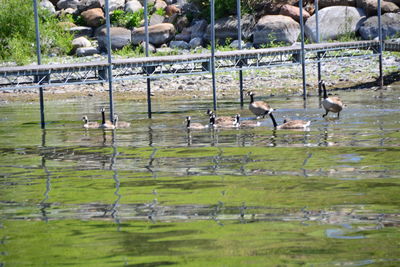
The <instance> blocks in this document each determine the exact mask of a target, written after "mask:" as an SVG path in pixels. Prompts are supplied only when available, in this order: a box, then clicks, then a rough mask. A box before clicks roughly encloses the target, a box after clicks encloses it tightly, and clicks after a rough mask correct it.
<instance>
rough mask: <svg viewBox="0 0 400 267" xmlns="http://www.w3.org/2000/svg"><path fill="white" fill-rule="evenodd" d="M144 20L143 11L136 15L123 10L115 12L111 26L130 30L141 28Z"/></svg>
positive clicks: (112, 15) (137, 12)
mask: <svg viewBox="0 0 400 267" xmlns="http://www.w3.org/2000/svg"><path fill="white" fill-rule="evenodd" d="M143 19H144V11H143V9H141V10H139V11H136V12H135V13H132V12H124V11H123V10H115V11H114V12H113V13H112V14H111V15H110V20H111V24H112V25H113V26H120V27H126V28H129V29H133V28H135V27H139V26H140V24H141V22H142V20H143Z"/></svg>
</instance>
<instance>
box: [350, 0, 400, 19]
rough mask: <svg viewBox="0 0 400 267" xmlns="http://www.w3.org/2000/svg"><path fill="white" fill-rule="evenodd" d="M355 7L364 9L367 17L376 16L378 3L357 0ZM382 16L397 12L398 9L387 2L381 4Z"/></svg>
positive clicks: (393, 4) (375, 1)
mask: <svg viewBox="0 0 400 267" xmlns="http://www.w3.org/2000/svg"><path fill="white" fill-rule="evenodd" d="M357 7H359V8H362V9H364V11H365V13H366V14H367V16H368V17H370V16H376V15H377V14H378V1H377V0H357ZM381 11H382V14H384V13H390V12H398V11H399V7H398V6H397V5H396V4H395V3H393V2H389V1H382V2H381Z"/></svg>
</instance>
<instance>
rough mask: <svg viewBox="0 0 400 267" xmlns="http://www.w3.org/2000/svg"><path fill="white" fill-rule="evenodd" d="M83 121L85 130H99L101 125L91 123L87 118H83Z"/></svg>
mask: <svg viewBox="0 0 400 267" xmlns="http://www.w3.org/2000/svg"><path fill="white" fill-rule="evenodd" d="M82 120H83V128H85V129H95V128H99V126H100V124H99V123H98V122H96V121H89V119H88V117H87V116H83V117H82Z"/></svg>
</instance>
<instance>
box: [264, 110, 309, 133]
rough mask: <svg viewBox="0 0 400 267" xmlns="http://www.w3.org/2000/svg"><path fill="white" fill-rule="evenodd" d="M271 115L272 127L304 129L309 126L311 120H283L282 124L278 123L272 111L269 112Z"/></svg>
mask: <svg viewBox="0 0 400 267" xmlns="http://www.w3.org/2000/svg"><path fill="white" fill-rule="evenodd" d="M269 116H270V117H271V120H272V123H273V124H274V128H276V129H286V130H293V129H306V128H307V127H309V126H310V124H311V121H303V120H289V121H287V120H284V121H283V124H281V125H278V124H277V123H276V121H275V118H274V116H273V115H272V113H269Z"/></svg>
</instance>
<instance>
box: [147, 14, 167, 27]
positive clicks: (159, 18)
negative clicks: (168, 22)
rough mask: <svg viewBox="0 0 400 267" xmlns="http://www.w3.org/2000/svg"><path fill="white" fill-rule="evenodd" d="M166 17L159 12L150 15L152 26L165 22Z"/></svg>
mask: <svg viewBox="0 0 400 267" xmlns="http://www.w3.org/2000/svg"><path fill="white" fill-rule="evenodd" d="M164 19H165V17H164V16H161V15H158V14H156V13H154V14H153V15H151V17H150V22H149V25H150V26H152V25H157V24H160V23H163V22H164Z"/></svg>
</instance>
